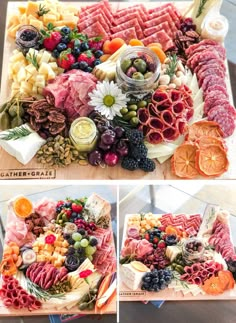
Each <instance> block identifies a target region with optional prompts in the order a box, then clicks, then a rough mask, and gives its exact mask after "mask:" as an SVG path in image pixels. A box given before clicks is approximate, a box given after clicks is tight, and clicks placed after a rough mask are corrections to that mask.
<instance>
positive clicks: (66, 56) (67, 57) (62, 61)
mask: <svg viewBox="0 0 236 323" xmlns="http://www.w3.org/2000/svg"><path fill="white" fill-rule="evenodd" d="M74 63H75V57H74V56H73V55H72V54H71V48H68V49H66V50H63V51H62V52H61V53H60V56H59V58H58V59H57V64H58V65H59V66H60V67H61V68H64V69H65V70H68V69H69V68H70V67H71V65H72V64H74Z"/></svg>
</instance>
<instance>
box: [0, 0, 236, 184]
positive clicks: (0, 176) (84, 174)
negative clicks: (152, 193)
mask: <svg viewBox="0 0 236 323" xmlns="http://www.w3.org/2000/svg"><path fill="white" fill-rule="evenodd" d="M168 2H173V1H168ZM23 3H24V2H8V9H7V16H6V17H7V18H6V21H8V20H9V17H10V15H11V14H13V13H14V12H16V11H17V7H18V5H19V4H21V5H22V4H23ZM68 3H69V4H73V5H74V6H76V5H77V6H78V9H79V7H80V6H81V5H89V4H91V2H68ZM111 3H112V2H111ZM139 3H140V2H139ZM143 3H144V4H145V6H146V7H147V8H153V7H157V6H158V5H161V4H163V2H143ZM174 3H175V5H176V6H177V7H178V8H179V9H180V10H181V11H182V12H185V10H186V9H187V8H188V7H189V5H190V3H191V2H189V1H180V2H174ZM132 4H135V2H133V1H132V2H113V3H112V6H113V8H114V9H118V8H125V7H128V6H131V5H132ZM6 26H7V25H6ZM14 48H15V44H14V42H13V41H12V40H9V38H7V33H6V30H5V42H4V55H3V66H2V78H1V98H0V103H3V102H5V101H6V99H7V98H8V97H9V93H10V86H9V80H8V63H9V58H10V56H11V53H12V51H13V49H14ZM227 87H228V92H229V95H230V98H231V101H232V102H233V98H232V91H231V85H230V79H229V73H228V68H227ZM227 143H228V148H229V160H230V167H229V170H228V172H227V173H225V174H223V175H222V176H221V177H220V178H221V179H235V178H236V151H235V149H234V147H236V132H235V133H234V135H233V136H231V137H230V138H228V139H227ZM234 165H235V166H234ZM7 179H9V180H10V179H68V180H69V179H105V180H110V179H112V180H114V179H127V180H130V179H144V180H148V179H159V180H160V179H179V178H178V177H176V176H175V175H173V174H172V173H171V169H170V160H167V161H166V162H165V163H163V164H161V165H160V164H159V163H158V162H156V169H155V171H154V172H151V173H145V172H143V171H140V170H136V171H134V172H131V171H127V170H124V169H123V168H121V166H120V165H117V166H115V167H105V168H102V167H93V166H90V165H88V166H81V165H78V164H71V165H70V166H67V167H65V168H45V167H44V166H43V165H42V164H39V163H37V161H36V158H33V159H32V160H31V161H30V162H29V163H28V164H27V165H22V164H21V163H20V162H18V161H17V160H16V159H15V158H14V157H12V156H10V155H9V154H8V153H6V152H5V151H4V150H3V149H2V148H1V147H0V180H7ZM199 179H204V178H200V177H199Z"/></svg>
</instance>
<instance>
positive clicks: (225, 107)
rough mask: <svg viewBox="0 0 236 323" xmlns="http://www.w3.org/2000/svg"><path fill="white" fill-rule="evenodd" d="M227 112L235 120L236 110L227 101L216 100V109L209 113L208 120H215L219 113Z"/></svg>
mask: <svg viewBox="0 0 236 323" xmlns="http://www.w3.org/2000/svg"><path fill="white" fill-rule="evenodd" d="M222 111H225V112H227V113H228V114H229V115H231V116H232V117H233V118H235V117H236V112H235V108H234V107H233V106H232V105H230V104H229V101H227V100H216V102H215V105H214V107H213V108H212V109H211V110H210V111H209V112H208V115H207V116H208V120H213V118H214V117H215V116H216V115H217V113H218V112H222Z"/></svg>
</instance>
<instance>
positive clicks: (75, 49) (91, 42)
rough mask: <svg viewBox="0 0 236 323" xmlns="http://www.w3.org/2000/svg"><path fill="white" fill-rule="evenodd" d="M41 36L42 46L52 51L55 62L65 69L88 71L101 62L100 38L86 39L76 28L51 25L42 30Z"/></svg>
mask: <svg viewBox="0 0 236 323" xmlns="http://www.w3.org/2000/svg"><path fill="white" fill-rule="evenodd" d="M42 36H43V47H44V48H46V49H47V50H48V51H51V52H52V55H53V57H55V58H56V59H57V64H58V65H59V66H60V67H61V68H64V69H65V70H69V69H80V70H82V71H84V72H89V73H90V72H92V70H93V68H94V67H95V66H96V65H99V64H100V63H101V61H100V59H99V58H100V57H101V56H102V55H103V51H102V46H103V40H102V39H101V38H92V39H88V37H87V36H86V35H83V34H80V33H78V30H77V29H74V30H71V29H70V28H69V27H63V28H61V29H60V30H58V29H55V28H54V27H53V26H52V25H49V26H48V30H47V31H42Z"/></svg>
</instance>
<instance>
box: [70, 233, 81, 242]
mask: <svg viewBox="0 0 236 323" xmlns="http://www.w3.org/2000/svg"><path fill="white" fill-rule="evenodd" d="M72 239H73V240H74V241H80V240H81V239H82V235H81V234H80V233H78V232H74V233H73V234H72Z"/></svg>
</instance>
